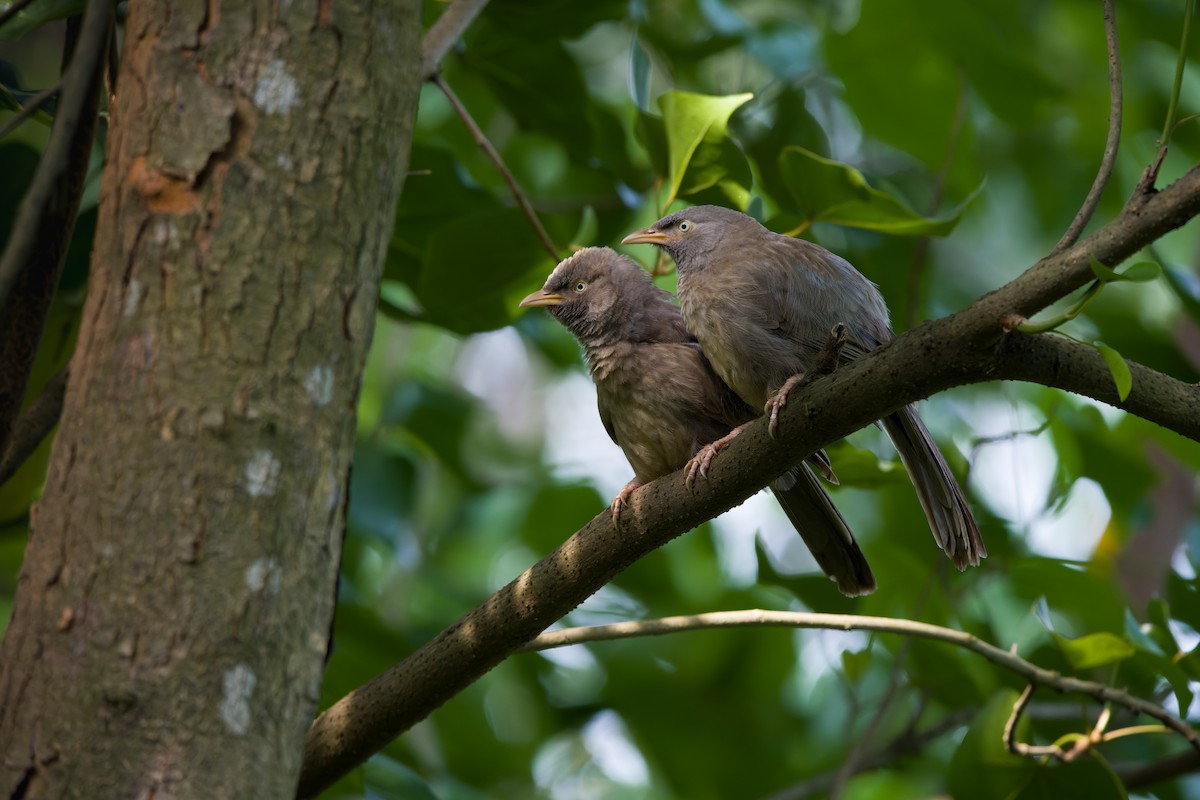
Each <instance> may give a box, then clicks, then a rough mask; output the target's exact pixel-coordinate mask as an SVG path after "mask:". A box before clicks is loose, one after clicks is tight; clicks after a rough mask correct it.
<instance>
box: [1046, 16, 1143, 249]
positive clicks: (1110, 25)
mask: <svg viewBox="0 0 1200 800" xmlns="http://www.w3.org/2000/svg"><path fill="white" fill-rule="evenodd" d="M1103 3H1104V40H1105V42H1106V44H1107V46H1108V93H1109V99H1108V138H1107V139H1106V140H1105V142H1104V157H1103V158H1101V159H1100V169H1099V170H1098V171H1097V172H1096V179H1095V180H1094V181H1092V188H1091V189H1090V190H1089V191H1088V194H1087V197H1086V198H1084V201H1083V205H1082V206H1080V208H1079V213H1077V214H1076V215H1075V219H1073V220H1071V224H1070V225H1068V226H1067V230H1066V232H1065V233H1063V235H1062V238H1061V239H1059V240H1058V244H1056V245H1055V246H1054V249H1053V250H1052V251H1051V255H1056V254H1058V253H1061V252H1062V251H1064V250H1066V249H1067V248H1068V247H1070V246H1071V245H1073V244H1075V242H1077V241H1079V237H1080V235H1081V234H1082V233H1083V229H1084V228H1086V227H1087V224H1088V221H1089V220H1091V218H1092V215H1093V214H1095V213H1096V207H1097V206H1098V205H1100V196H1101V195H1102V194H1104V187H1105V186H1107V185H1108V179H1109V178H1111V177H1112V173H1113V167H1114V166H1115V165H1116V163H1117V148H1118V146H1119V145H1120V143H1121V108H1122V105H1123V104H1124V99H1123V92H1122V90H1121V53H1120V51H1119V49H1118V47H1117V16H1116V11H1115V10H1114V9H1113V0H1103ZM1164 141H1165V139H1164Z"/></svg>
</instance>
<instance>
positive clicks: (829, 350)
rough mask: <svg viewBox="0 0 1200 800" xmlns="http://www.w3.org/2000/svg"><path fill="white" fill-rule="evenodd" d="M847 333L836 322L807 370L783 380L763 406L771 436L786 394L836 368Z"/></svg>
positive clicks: (842, 326)
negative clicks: (769, 419) (768, 417)
mask: <svg viewBox="0 0 1200 800" xmlns="http://www.w3.org/2000/svg"><path fill="white" fill-rule="evenodd" d="M848 337H849V333H848V332H847V330H846V326H845V325H843V324H842V323H840V322H839V323H837V324H836V325H834V326H833V328H831V329H830V331H829V339H828V341H826V342H825V344H823V345H821V349H820V350H818V351H817V357H816V358H815V359H813V363H812V364H810V365H809V368H808V372H797V373H796V374H795V375H793V376H792V377H790V378H788V379H787V380H786V381H784V382H783V386H780V387H779V391H778V392H776V393H775V394H774V396H772V397H771V399H770V400H768V401H767V404H766V405H765V406H764V407H763V411H764V412H765V413H766V414H767V415H769V416H770V417H771V421H770V422H769V423H768V424H767V433H769V434H771V438H772V439H774V438H775V430H776V429H777V428H778V427H779V409H781V408H783V407H784V406H785V405H787V399H788V395H789V394H790V393H791V392H792V390H793V389H795V388H796V387H797V386H799V385H800V384H802V383H806V382H808V381H814V380H816V379H817V378H819V377H821V376H822V375H831V374H833V371H834V370H835V369H837V366H838V360H839V359H840V358H841V357H842V348H843V347H845V345H846V340H847V338H848Z"/></svg>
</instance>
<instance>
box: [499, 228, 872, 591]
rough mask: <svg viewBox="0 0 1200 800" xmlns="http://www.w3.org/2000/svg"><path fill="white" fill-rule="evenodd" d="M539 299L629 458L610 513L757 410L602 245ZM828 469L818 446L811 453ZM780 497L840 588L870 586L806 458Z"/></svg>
mask: <svg viewBox="0 0 1200 800" xmlns="http://www.w3.org/2000/svg"><path fill="white" fill-rule="evenodd" d="M531 306H544V307H545V308H546V310H547V311H549V312H550V313H551V314H552V315H553V316H554V318H555V319H557V320H558V321H559V322H561V323H562V324H563V325H564V326H565V327H566V328H567V329H568V330H569V331H570V332H571V333H573V334H574V335H575V337H576V338H577V339H578V340H579V341H580V343H581V344H582V345H583V350H584V354H585V356H586V358H587V363H588V368H589V370H590V371H591V375H592V380H593V382H594V383H595V384H596V399H597V404H598V406H599V409H600V419H601V420H602V421H603V423H604V428H605V430H607V431H608V435H609V436H610V437H612V439H613V441H614V442H616V443H617V445H618V446H619V447H620V448H621V450H622V452H623V453H624V454H625V458H626V459H628V461H629V464H630V466H631V467H633V472H634V479H633V480H631V481H630V482H629V483H628V484H627V485H626V486H625V488H624V489H622V490H621V492H620V494H618V495H617V497H616V499H614V500H613V505H612V514H613V521H614V522H615V523H617V524H618V526H619V524H620V513H621V508H622V506H623V505H624V504H625V503H626V502H627V500H628V498H629V497H630V495H631V494H632V493H633V491H634V490H635V489H637V488H638V487H639V486H641V485H642V484H644V483H647V482H649V481H652V480H654V479H655V478H659V477H661V476H663V475H667V474H669V473H671V472H674V471H675V470H677V469H681V468H682V467H684V466H685V465H687V464H688V463H689V461H690V460H691V459H692V457H693V456H694V455H695V454H696V453H697V451H699V450H700V449H701V448H703V447H704V446H705V445H707V444H708V443H710V442H712V441H714V440H716V439H719V438H720V437H722V436H724V435H725V434H727V433H729V431H730V430H731V429H732V428H734V427H735V426H737V425H740V424H742V423H744V422H747V421H750V420H753V419H754V418H755V417H756V416H757V412H756V411H755V410H754V409H752V408H751V407H749V406H748V405H746V403H745V402H743V401H742V399H741V398H739V397H738V396H737V395H736V394H735V393H734V392H733V391H731V390H730V389H729V387H728V386H726V385H725V384H724V383H722V382H721V380H720V379H719V378H718V377H717V376H716V374H715V373H714V372H713V371H712V368H711V367H710V366H709V363H708V361H707V360H706V359H705V357H704V354H703V352H702V351H701V349H700V345H698V344H697V343H696V339H695V338H694V337H693V336H692V335H691V334H690V333H688V331H687V328H686V327H685V326H684V323H683V317H682V316H681V315H680V313H679V308H678V307H677V306H676V305H675V304H674V303H673V302H672V300H671V294H670V293H669V292H667V291H665V290H663V289H660V288H659V287H657V286H655V285H654V282H653V281H652V280H651V279H650V276H649V275H648V274H647V273H646V272H645V271H644V270H643V269H642V268H641V267H639V266H638V265H637V264H636V263H635V262H633V261H632V260H631V259H629V258H626V257H625V256H621V255H618V254H617V253H616V252H615V251H613V250H611V249H609V248H607V247H590V248H585V249H583V250H580V251H579V252H577V253H575V254H574V255H573V256H571V257H570V258H568V259H566V260H564V261H563V262H562V263H560V264H559V265H558V266H557V267H556V268H555V269H554V271H553V272H552V273H550V277H549V278H547V279H546V284H545V286H543V287H542V288H541V289H540V290H538V291H536V292H534V293H533V294H531V295H529V296H528V297H526V298H525V299H524V300H522V301H521V307H522V308H528V307H531ZM814 463H815V464H816V465H817V468H818V469H821V470H822V472H824V473H826V474H827V475H828V476H829V477H831V478H832V477H833V474H832V471H830V470H829V469H828V464H829V462H828V458H826V457H825V455H824V453H820V454H818V455H817V458H816V459H815V460H814ZM772 491H773V492H774V493H775V496H776V498H777V499H778V500H779V504H780V505H781V506H782V507H783V509H784V511H785V512H786V513H787V515H788V518H789V519H790V520H791V522H792V524H793V525H794V526H795V527H796V530H797V531H798V532H799V533H800V535H801V537H802V538H803V539H804V543H805V544H806V545H808V548H809V550H811V551H812V553H813V556H814V557H815V558H816V560H817V563H818V564H819V565H820V566H821V568H822V569H823V570H824V571H825V573H826V574H827V575H829V577H830V578H831V579H833V580H834V581H836V582H837V585H838V589H839V590H841V592H842V593H843V594H846V595H850V596H856V595H862V594H867V593H868V592H871V591H873V590H874V589H875V577H874V575H872V574H871V568H870V566H869V565H868V564H867V560H866V557H865V556H864V555H863V553H862V550H860V549H859V546H858V543H857V542H856V541H855V540H854V535H853V534H852V533H851V532H850V529H849V527H848V526H847V525H846V521H845V520H844V519H843V518H842V515H841V514H840V513H839V512H838V510H837V507H836V506H834V505H833V501H832V500H831V499H830V497H829V495H828V494H827V493H826V492H825V490H824V488H823V487H822V486H821V483H820V481H819V480H818V479H817V477H816V476H815V475H814V474H813V472H812V470H811V469H810V468H809V466H808V465H807V464H801V465H800V466H798V467H795V468H794V469H792V470H791V471H790V472H789V473H788V474H787V475H785V476H783V477H781V478H780V479H779V480H778V481H776V483H775V485H774V486H773V487H772Z"/></svg>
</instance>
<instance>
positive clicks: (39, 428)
mask: <svg viewBox="0 0 1200 800" xmlns="http://www.w3.org/2000/svg"><path fill="white" fill-rule="evenodd" d="M67 373H68V367H63V368H62V369H60V370H59V371H58V372H57V373H56V374H55V376H54V377H53V378H51V379H50V382H49V383H47V384H46V385H45V386H44V387H43V388H42V393H41V394H39V395H38V397H37V399H36V400H34V401H33V403H31V404H30V406H29V408H27V409H25V413H24V414H22V415H21V417H20V419H18V420H17V424H16V425H15V426H13V432H12V437H11V438H10V440H9V443H8V449H7V450H6V451H5V452H4V453H3V454H2V455H3V458H0V486H3V485H4V483H5V481H7V480H8V479H9V478H11V477H12V476H13V475H14V474H15V473H16V471H17V470H18V469H20V468H21V465H22V464H24V463H25V462H26V461H27V460H28V459H29V457H30V456H31V455H33V452H34V451H35V450H37V448H38V445H40V444H41V443H42V440H43V439H45V438H46V436H47V435H48V434H49V433H50V431H52V430H54V426H55V425H57V424H58V418H59V416H61V415H62V404H63V395H65V394H66V391H67Z"/></svg>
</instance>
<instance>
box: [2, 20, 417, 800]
mask: <svg viewBox="0 0 1200 800" xmlns="http://www.w3.org/2000/svg"><path fill="white" fill-rule="evenodd" d="M418 11H419V4H418V3H417V2H416V0H401V2H371V0H360V2H352V3H339V4H337V5H336V6H335V5H334V4H331V3H328V2H324V1H323V0H322V1H321V2H317V3H311V4H301V3H295V4H287V3H284V4H278V3H271V2H263V1H260V2H253V3H246V4H226V5H221V4H219V3H217V2H209V3H207V4H206V3H204V2H199V0H180V1H178V2H172V3H153V2H148V1H146V2H134V3H132V4H131V8H130V14H129V18H128V21H127V24H126V39H125V48H124V54H123V58H122V66H121V74H120V77H119V81H118V84H117V85H118V87H119V93H118V97H117V98H116V101H115V104H114V106H113V109H112V118H111V119H112V123H111V128H110V132H109V138H108V142H107V156H106V166H105V173H104V189H103V196H102V200H101V205H100V222H99V226H98V235H97V240H96V242H95V251H94V254H93V266H92V275H91V284H90V286H89V295H88V300H87V306H86V308H85V311H84V323H83V329H82V333H81V335H80V340H79V345H78V350H77V352H76V354H75V357H74V361H73V363H72V367H71V379H70V385H69V387H68V390H67V396H66V400H65V408H64V412H63V421H62V425H61V428H60V431H59V433H58V437H57V440H56V442H55V445H54V453H53V457H52V461H51V466H50V474H49V477H48V479H47V483H46V488H45V493H44V496H43V499H42V501H41V503H40V504H39V506H38V507H37V509H36V513H35V514H34V519H33V525H32V534H31V537H30V542H29V547H28V550H27V553H26V557H25V565H24V568H23V570H22V573H21V577H20V585H19V589H18V593H17V598H16V608H15V612H14V615H13V619H12V622H11V624H10V627H9V629H8V633H7V635H6V638H5V640H4V642H3V646H2V648H0V762H2V765H3V766H2V767H0V796H4V797H67V796H71V797H94V798H100V797H155V796H157V797H167V796H169V797H174V798H182V797H204V798H212V797H255V798H269V797H291V796H293V795H294V793H295V787H296V780H297V774H298V770H299V766H300V753H301V743H302V742H303V739H304V735H305V732H306V731H307V729H308V726H309V723H310V721H311V720H312V715H313V713H314V711H315V706H316V702H317V695H318V690H319V687H320V681H321V674H322V671H323V661H324V657H325V651H326V646H327V638H328V631H329V627H330V620H331V617H332V611H333V601H334V591H335V584H336V579H337V569H338V560H339V557H340V553H341V536H342V528H343V511H344V508H345V504H346V484H347V474H348V469H349V466H348V465H349V462H350V456H351V451H352V447H353V441H354V419H355V417H354V409H355V400H356V398H357V394H358V388H359V381H360V376H361V370H362V365H363V360H364V356H365V353H366V350H367V346H368V344H369V342H370V338H371V332H372V326H373V321H374V314H375V299H376V286H377V283H378V277H379V267H380V263H381V259H382V256H383V251H384V248H385V246H386V242H387V238H388V236H389V234H390V231H391V224H392V216H393V213H394V208H395V201H396V199H397V196H398V193H399V187H400V184H401V182H402V179H403V176H404V172H405V168H406V166H405V165H406V161H407V155H408V147H409V143H410V138H411V125H412V120H413V118H414V112H415V104H416V97H417V90H418V87H419V62H420V51H419V35H420V18H419V13H418Z"/></svg>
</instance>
